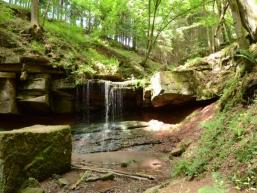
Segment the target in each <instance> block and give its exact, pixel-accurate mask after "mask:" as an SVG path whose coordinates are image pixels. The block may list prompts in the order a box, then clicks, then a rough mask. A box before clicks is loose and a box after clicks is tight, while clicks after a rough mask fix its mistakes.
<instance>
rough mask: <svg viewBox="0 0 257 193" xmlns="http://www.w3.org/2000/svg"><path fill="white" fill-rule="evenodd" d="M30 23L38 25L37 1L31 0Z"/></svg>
mask: <svg viewBox="0 0 257 193" xmlns="http://www.w3.org/2000/svg"><path fill="white" fill-rule="evenodd" d="M31 24H32V25H33V26H34V25H35V26H37V27H39V1H38V0H31Z"/></svg>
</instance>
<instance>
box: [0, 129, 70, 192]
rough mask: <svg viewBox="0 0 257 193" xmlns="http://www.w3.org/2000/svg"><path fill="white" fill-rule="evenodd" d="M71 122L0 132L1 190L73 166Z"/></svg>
mask: <svg viewBox="0 0 257 193" xmlns="http://www.w3.org/2000/svg"><path fill="white" fill-rule="evenodd" d="M71 150H72V146H71V132H70V127H69V126H42V125H36V126H32V127H27V128H23V129H19V130H13V131H9V132H1V133H0V187H1V188H0V193H14V192H16V191H17V190H18V189H19V188H20V186H21V185H22V184H23V183H24V181H25V180H26V179H27V178H29V177H32V178H35V179H37V180H43V179H45V178H47V177H49V176H50V175H52V174H55V173H62V172H65V171H67V170H69V169H70V164H71Z"/></svg>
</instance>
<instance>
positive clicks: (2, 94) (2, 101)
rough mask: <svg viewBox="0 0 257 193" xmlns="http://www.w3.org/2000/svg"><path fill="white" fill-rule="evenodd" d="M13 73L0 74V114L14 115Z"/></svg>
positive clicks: (14, 75) (14, 88)
mask: <svg viewBox="0 0 257 193" xmlns="http://www.w3.org/2000/svg"><path fill="white" fill-rule="evenodd" d="M15 78H16V74H15V73H6V72H0V113H4V114H6V113H16V86H15Z"/></svg>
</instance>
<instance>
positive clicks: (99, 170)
mask: <svg viewBox="0 0 257 193" xmlns="http://www.w3.org/2000/svg"><path fill="white" fill-rule="evenodd" d="M72 167H73V168H74V169H78V170H88V171H92V172H97V173H111V174H113V175H116V176H121V177H128V178H132V179H136V180H155V177H154V176H151V175H147V174H140V173H136V174H131V173H127V172H123V171H118V170H110V169H105V168H90V167H85V166H76V165H73V166H72Z"/></svg>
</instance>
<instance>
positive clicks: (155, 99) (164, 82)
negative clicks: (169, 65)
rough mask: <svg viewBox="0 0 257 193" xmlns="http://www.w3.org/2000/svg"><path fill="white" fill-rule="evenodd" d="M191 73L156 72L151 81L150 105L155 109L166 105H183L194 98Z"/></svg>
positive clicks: (193, 82) (193, 83) (193, 81)
mask: <svg viewBox="0 0 257 193" xmlns="http://www.w3.org/2000/svg"><path fill="white" fill-rule="evenodd" d="M192 75H193V72H192V71H186V72H176V71H173V72H169V71H164V72H158V73H156V74H155V75H154V76H153V77H152V79H151V84H152V94H153V95H152V104H153V106H155V107H160V106H164V105H167V104H174V105H178V104H183V103H186V102H188V101H190V100H193V99H194V98H195V80H194V79H193V76H192Z"/></svg>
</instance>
